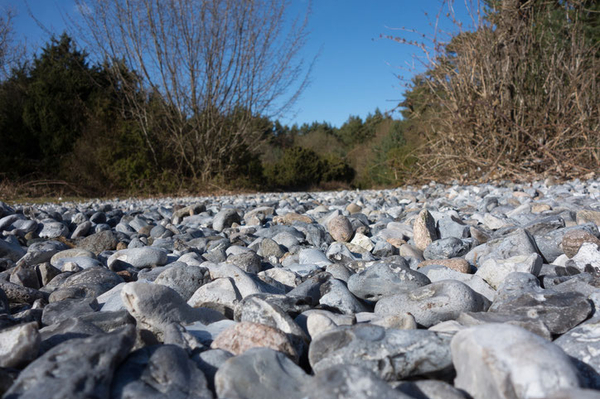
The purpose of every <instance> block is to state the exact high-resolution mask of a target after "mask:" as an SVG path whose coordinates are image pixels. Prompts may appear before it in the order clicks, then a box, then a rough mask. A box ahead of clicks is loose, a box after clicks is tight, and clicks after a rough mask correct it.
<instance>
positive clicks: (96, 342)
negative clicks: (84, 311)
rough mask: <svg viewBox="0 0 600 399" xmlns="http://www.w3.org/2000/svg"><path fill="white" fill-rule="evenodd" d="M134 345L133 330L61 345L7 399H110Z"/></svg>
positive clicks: (24, 373) (40, 360) (34, 365)
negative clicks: (120, 368) (117, 371)
mask: <svg viewBox="0 0 600 399" xmlns="http://www.w3.org/2000/svg"><path fill="white" fill-rule="evenodd" d="M134 342H135V328H133V327H132V326H130V327H126V328H124V329H122V330H119V331H115V332H113V333H110V334H104V335H94V336H92V337H88V338H78V339H72V340H69V341H68V342H64V343H62V344H61V345H58V346H56V347H54V348H52V349H51V350H49V351H48V352H46V353H45V354H43V355H42V356H40V357H39V358H38V359H36V360H35V361H34V362H32V363H30V364H29V366H27V367H26V368H25V369H24V370H23V371H22V372H21V373H20V374H19V377H18V378H17V380H16V381H15V383H14V384H13V385H12V386H11V388H10V389H9V390H8V391H7V392H6V394H5V396H4V397H5V398H10V399H15V398H42V397H43V398H49V399H54V398H56V399H59V398H84V397H86V398H108V397H109V395H110V385H111V382H112V380H113V375H114V373H115V369H116V368H117V366H118V365H119V363H121V361H122V360H123V359H124V358H125V357H126V356H127V354H128V353H129V350H130V349H131V348H132V347H133V344H134Z"/></svg>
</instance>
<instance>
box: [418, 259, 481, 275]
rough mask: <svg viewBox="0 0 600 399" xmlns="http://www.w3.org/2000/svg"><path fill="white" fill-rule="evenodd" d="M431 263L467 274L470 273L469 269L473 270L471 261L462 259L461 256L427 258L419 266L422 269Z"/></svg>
mask: <svg viewBox="0 0 600 399" xmlns="http://www.w3.org/2000/svg"><path fill="white" fill-rule="evenodd" d="M431 265H439V266H444V267H447V268H448V269H451V270H454V271H457V272H459V273H465V274H466V273H469V271H470V270H471V266H470V265H469V262H467V261H466V260H464V259H461V258H454V259H435V260H426V261H423V262H421V263H419V265H418V268H419V269H420V268H422V267H425V266H431Z"/></svg>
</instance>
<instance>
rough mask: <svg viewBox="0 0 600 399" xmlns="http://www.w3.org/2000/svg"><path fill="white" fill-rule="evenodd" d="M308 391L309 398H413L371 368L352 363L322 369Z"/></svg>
mask: <svg viewBox="0 0 600 399" xmlns="http://www.w3.org/2000/svg"><path fill="white" fill-rule="evenodd" d="M307 391H308V392H307V393H308V395H307V398H309V399H338V398H340V397H343V398H344V399H369V398H371V399H411V398H412V397H411V396H408V395H404V394H402V393H401V392H399V391H395V390H394V389H393V388H391V387H390V386H389V385H388V384H386V383H385V382H384V381H382V380H381V379H380V378H379V377H377V375H375V374H374V373H373V372H371V371H370V370H367V369H365V368H363V367H360V366H356V365H351V364H340V365H335V366H332V367H330V368H328V369H325V370H322V371H320V372H319V373H317V374H316V375H315V378H314V379H313V380H312V382H311V387H310V389H307Z"/></svg>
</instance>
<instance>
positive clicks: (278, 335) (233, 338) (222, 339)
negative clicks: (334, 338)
mask: <svg viewBox="0 0 600 399" xmlns="http://www.w3.org/2000/svg"><path fill="white" fill-rule="evenodd" d="M210 347H211V348H212V349H223V350H226V351H228V352H231V353H233V354H234V355H240V354H242V353H244V352H246V351H247V350H249V349H252V348H270V349H273V350H276V351H279V352H281V353H284V354H286V355H287V356H288V357H289V358H290V359H292V360H294V361H295V362H298V353H296V350H295V349H294V346H293V345H292V343H291V342H290V340H289V338H288V337H287V336H286V335H285V334H284V333H283V332H282V331H281V330H279V329H277V328H274V327H270V326H267V325H264V324H260V323H252V322H248V321H243V322H239V323H237V324H235V325H234V326H233V327H230V328H228V329H226V330H225V331H223V332H222V333H221V334H219V335H218V336H217V338H216V339H215V340H214V341H213V342H212V344H211V345H210Z"/></svg>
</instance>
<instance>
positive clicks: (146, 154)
mask: <svg viewBox="0 0 600 399" xmlns="http://www.w3.org/2000/svg"><path fill="white" fill-rule="evenodd" d="M143 1H144V0H136V1H133V2H131V3H132V4H135V3H140V2H143ZM273 1H274V0H273ZM111 3H113V2H112V1H110V2H102V1H98V3H97V5H96V6H97V7H110V6H109V5H107V4H111ZM114 3H118V1H115V2H114ZM187 3H189V2H182V4H187ZM205 3H211V2H205ZM212 3H223V4H225V5H227V6H228V7H229V6H230V7H231V10H229V9H228V10H229V11H228V12H229V13H230V14H232V15H236V18H239V19H240V21H245V18H248V16H247V15H246V14H247V13H244V10H243V9H238V6H237V5H236V4H237V3H236V2H233V1H228V0H222V1H213V2H212ZM265 3H268V1H265ZM127 4H129V2H128V3H127ZM221 6H222V4H221ZM219 10H220V11H219V12H221V11H222V9H219ZM104 11H105V14H104V15H109V16H110V15H111V14H109V13H108V12H106V11H107V10H104ZM108 11H110V10H108ZM113 11H114V10H113ZM120 11H121V13H123V12H124V11H123V10H120ZM125 11H129V12H131V13H132V15H133V14H134V12H135V10H125ZM163 11H164V13H163V14H162V15H170V16H171V17H172V20H166V21H162V20H161V21H159V22H160V23H162V24H169V23H172V24H176V21H179V20H180V19H181V18H176V17H177V15H183V14H184V13H186V12H187V13H188V14H189V12H188V11H189V10H185V9H172V10H169V9H168V10H163ZM205 11H206V13H210V12H211V10H210V9H207V10H205ZM481 11H482V13H481V14H480V15H479V16H478V19H477V20H476V26H475V27H474V28H473V29H472V30H468V31H467V30H464V31H463V30H459V33H457V34H454V36H453V37H452V38H451V39H450V40H447V41H445V42H444V41H442V40H441V39H437V41H434V43H433V48H430V47H427V46H426V45H424V44H422V43H420V42H413V41H410V40H408V39H406V38H402V37H389V39H392V40H395V41H398V42H400V43H402V44H409V45H415V46H416V47H417V48H418V49H420V50H422V51H424V52H425V53H426V55H427V57H426V59H427V60H428V63H427V64H426V65H425V67H424V72H423V73H420V74H418V75H416V76H415V77H414V78H413V79H412V80H411V82H410V84H409V85H408V87H407V90H406V91H405V93H404V98H405V99H404V101H403V102H402V103H401V104H399V109H400V115H398V113H396V114H394V117H393V116H391V115H390V114H388V113H384V112H381V111H380V110H378V109H375V110H373V112H372V113H371V114H370V115H368V116H367V117H366V118H365V119H364V120H363V119H362V118H360V117H357V116H349V118H348V120H347V121H346V122H345V123H344V124H343V125H342V126H340V127H339V128H338V127H334V126H331V125H330V124H328V123H327V122H314V123H312V124H305V125H302V126H297V125H293V126H286V125H282V124H281V123H280V122H279V121H278V120H277V119H274V118H273V117H269V116H266V115H267V113H266V112H265V111H264V110H265V109H266V107H265V108H261V107H259V106H257V104H259V105H260V104H263V103H268V102H269V101H270V100H271V98H270V97H269V98H267V99H264V98H262V99H261V98H257V97H256V95H255V92H252V93H250V90H246V87H253V86H252V85H253V84H254V83H255V82H254V81H253V80H252V78H254V77H253V76H252V77H248V75H247V74H245V75H240V76H237V77H235V79H232V80H231V85H230V86H226V87H224V88H222V87H220V86H218V85H219V84H221V83H220V82H222V81H226V80H227V79H229V77H230V75H232V70H226V71H225V72H223V75H222V76H218V75H217V76H213V75H211V74H209V73H208V72H212V71H217V70H219V71H220V70H221V69H222V66H223V65H225V66H227V65H231V64H235V62H237V61H238V60H239V59H243V60H244V61H243V65H253V68H254V69H252V70H260V68H264V69H265V70H267V71H269V69H268V68H269V65H263V64H259V62H264V61H262V60H263V57H255V53H256V52H257V51H258V50H259V49H256V48H253V47H250V44H244V43H241V42H239V40H241V39H239V37H229V36H226V37H223V38H221V36H219V35H221V33H219V32H220V31H216V30H215V29H210V26H209V27H208V28H207V29H209V32H210V34H211V35H214V37H212V38H210V41H209V42H207V43H205V44H206V46H205V47H207V48H212V47H210V46H214V43H223V44H222V45H223V46H224V47H225V45H226V43H228V42H227V41H228V40H232V41H233V43H234V44H235V46H236V47H234V48H238V47H239V48H240V53H239V54H238V55H231V54H229V52H225V51H224V50H223V52H222V53H221V56H220V57H214V53H210V52H207V53H206V54H196V53H194V54H192V55H193V56H194V57H195V58H184V57H185V56H189V57H191V56H192V55H189V54H183V55H178V54H171V55H170V56H171V58H157V59H156V60H155V64H157V65H159V66H160V65H162V64H161V62H164V65H165V67H164V70H166V71H169V70H171V69H177V68H175V66H178V67H181V66H182V65H196V64H194V63H193V62H200V61H201V62H203V63H204V64H206V65H207V66H206V70H205V71H204V74H195V73H194V72H195V71H197V69H198V67H197V66H195V67H194V68H195V69H192V68H191V67H190V70H189V72H190V74H189V78H190V79H189V80H186V81H184V82H177V81H175V80H174V79H171V81H169V79H168V77H167V78H165V80H164V81H163V82H158V83H154V82H152V78H153V76H154V75H152V72H148V71H147V70H146V65H144V64H143V63H137V64H136V63H135V62H132V60H135V57H133V56H132V55H131V54H125V53H122V54H121V53H118V52H115V53H114V54H110V53H108V52H102V49H101V48H100V47H98V49H97V51H99V54H93V56H90V54H88V53H87V52H86V51H85V50H83V48H82V47H80V45H78V42H77V41H76V40H75V38H73V37H71V36H69V35H68V34H66V33H64V34H62V35H60V36H57V37H52V38H50V39H49V41H48V43H47V44H46V45H45V46H44V47H43V48H42V49H40V50H39V51H38V52H36V53H35V54H34V55H32V56H30V57H29V58H23V57H21V59H20V60H18V62H11V63H10V68H9V70H8V71H6V73H5V76H4V78H3V79H2V81H0V143H2V145H1V151H0V153H1V154H2V156H0V184H2V187H9V186H10V187H16V186H20V187H21V188H22V189H25V190H26V189H27V188H30V189H31V188H32V187H34V186H40V185H42V186H43V187H47V188H48V189H51V190H61V191H63V192H65V193H72V194H77V195H86V196H91V195H114V194H123V193H124V194H157V193H182V192H198V191H211V190H214V189H215V188H227V189H245V190H305V189H311V188H312V189H314V188H319V187H320V188H325V189H328V188H329V189H335V188H340V187H345V188H350V187H352V188H372V187H393V186H398V185H401V184H404V183H406V182H410V181H418V180H419V179H421V180H422V179H441V180H451V179H459V180H464V181H474V180H477V179H500V178H502V179H526V178H531V177H536V176H541V175H544V174H553V175H556V176H559V177H560V176H562V177H574V176H588V175H589V174H590V172H592V173H593V172H594V171H597V170H598V167H599V166H600V101H599V99H600V87H599V81H598V78H599V75H600V65H599V58H598V48H599V46H600V5H599V4H598V3H597V2H596V1H592V0H585V1H544V2H531V1H520V0H503V1H499V0H498V1H496V0H490V1H487V2H486V3H485V6H483V9H482V10H481ZM215 12H216V11H215ZM169 13H170V14H169ZM178 13H179V14H178ZM188 14H185V15H188ZM119 15H121V14H118V13H115V14H114V18H117V17H118V16H119ZM215 15H216V14H215ZM192 17H193V15H192V16H191V17H190V18H192ZM236 18H231V19H232V20H234V21H235V20H236ZM262 18H264V19H263V20H262V23H261V24H257V26H248V27H247V29H249V32H253V33H255V34H256V35H258V36H260V35H261V34H264V35H267V34H268V32H266V33H265V32H262V33H261V31H260V29H263V27H264V26H265V25H267V22H268V23H271V24H272V27H271V28H272V29H274V30H275V29H277V27H278V25H277V24H279V23H281V21H282V20H281V19H277V20H275V19H270V18H272V17H271V16H268V15H266V14H265V15H263V16H262ZM265 21H266V22H265ZM0 22H1V23H2V27H1V28H2V29H0V47H1V48H0V59H2V61H3V66H6V65H9V64H8V62H7V61H6V60H7V57H8V56H10V52H11V46H10V41H8V40H7V37H8V36H4V37H2V36H3V32H8V33H10V19H9V18H7V17H4V18H3V19H2V21H0ZM104 22H106V24H105V26H108V25H109V23H114V24H116V25H115V26H117V25H118V23H119V21H118V20H114V21H110V20H107V21H104ZM90 23H91V22H90ZM210 23H215V24H217V23H219V21H212V20H211V22H210ZM169 26H170V28H171V29H173V30H174V31H177V30H176V28H177V26H176V25H172V26H171V25H169ZM243 26H244V27H246V25H243ZM95 27H96V28H98V25H96V26H95ZM89 28H90V29H91V30H92V31H93V29H94V26H93V25H89ZM240 29H241V28H240ZM245 29H246V28H245ZM182 32H187V31H186V30H182ZM94 33H95V36H96V37H101V38H104V40H105V41H107V42H111V43H113V44H115V45H114V46H111V49H113V50H114V49H117V50H118V49H119V47H118V46H117V45H116V44H118V43H123V42H126V41H127V40H128V41H127V43H130V42H131V38H130V37H128V38H121V37H115V36H110V32H105V34H106V35H108V36H107V37H104V36H101V35H100V33H102V32H99V31H94ZM254 37H256V36H254ZM188 39H190V42H191V38H188ZM220 40H222V42H221V41H220ZM156 42H158V41H156ZM254 42H255V40H254ZM276 44H277V45H279V43H278V42H274V44H273V45H274V46H275V45H276ZM199 45H200V44H199ZM245 45H247V46H249V47H247V48H245V47H244V46H245ZM86 48H87V47H86ZM202 48H204V47H202ZM227 48H230V47H227ZM154 50H155V51H156V54H158V56H160V57H165V51H164V48H163V47H157V48H155V49H154ZM12 51H14V47H13V48H12ZM115 51H116V50H115ZM214 51H216V52H217V54H218V48H217V49H216V50H214ZM167 55H169V54H167ZM178 56H180V57H181V58H177V57H178ZM234 56H235V57H236V58H235V59H233V58H232V59H229V60H227V57H234ZM288 56H289V58H286V59H284V60H278V61H277V62H278V64H277V65H281V64H282V63H284V65H285V66H286V68H287V69H282V70H279V71H276V72H277V73H273V74H272V75H269V76H275V77H277V79H279V78H280V76H281V72H283V71H289V70H293V68H294V66H293V65H292V64H290V63H289V62H291V60H293V54H288ZM215 58H216V59H218V61H214V59H215ZM140 59H141V58H140ZM92 60H102V61H101V62H95V61H92ZM173 60H177V62H178V63H179V64H177V65H174V64H173V62H175V61H173ZM207 60H211V61H210V63H209V62H207ZM286 61H288V64H285V62H286ZM215 62H221V64H218V65H217V64H214V63H215ZM204 64H203V65H204ZM239 69H240V70H241V69H242V68H241V67H240V68H239ZM161 70H162V69H161ZM180 70H181V69H177V71H178V73H179V71H180ZM237 70H238V69H235V71H237ZM297 72H298V70H295V72H294V73H293V74H290V76H289V79H290V82H291V81H292V80H294V79H298V77H299V75H298V73H297ZM244 73H246V72H244ZM198 75H201V76H203V77H204V79H206V81H203V80H202V79H201V78H200V77H199V76H198ZM178 76H179V75H178ZM171 78H173V77H171ZM270 79H272V78H270ZM300 80H301V77H300ZM214 82H217V83H214ZM239 82H246V83H242V84H240V83H239ZM267 82H269V83H270V84H273V80H267ZM161 83H162V84H161ZM259 83H260V84H262V86H266V85H264V84H263V82H259ZM275 83H281V84H283V86H284V87H285V85H286V84H289V82H284V83H282V82H280V81H276V82H275ZM244 84H245V85H246V86H244ZM260 84H257V87H262V86H261V85H260ZM236 85H239V87H238V86H236ZM301 86H302V85H301ZM196 88H197V89H196ZM301 88H302V87H300V89H301ZM197 90H198V92H197ZM188 91H191V93H188ZM230 93H233V94H230ZM228 96H229V97H228ZM324 119H326V115H324ZM32 192H33V191H32Z"/></svg>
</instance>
